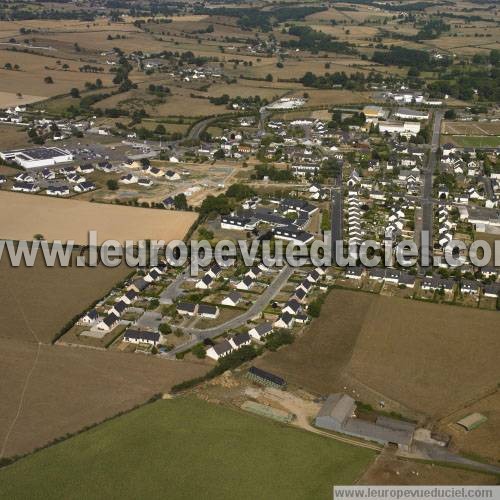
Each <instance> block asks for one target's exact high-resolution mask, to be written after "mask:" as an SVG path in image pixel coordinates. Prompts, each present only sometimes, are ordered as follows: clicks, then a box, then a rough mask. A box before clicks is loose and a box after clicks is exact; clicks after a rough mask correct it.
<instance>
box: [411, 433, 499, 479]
mask: <svg viewBox="0 0 500 500" xmlns="http://www.w3.org/2000/svg"><path fill="white" fill-rule="evenodd" d="M414 447H415V453H414V454H412V455H413V457H412V458H417V459H418V458H420V459H421V458H426V459H428V460H434V461H436V462H447V463H450V464H457V465H463V466H466V467H470V468H473V469H477V470H482V471H485V472H493V473H494V474H500V467H498V466H496V465H489V464H485V463H482V462H476V461H475V460H470V459H468V458H465V457H462V456H460V455H455V454H454V453H451V452H450V451H448V450H447V449H446V448H442V447H440V446H433V445H431V444H427V443H423V442H420V441H417V442H415V444H414Z"/></svg>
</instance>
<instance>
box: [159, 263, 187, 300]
mask: <svg viewBox="0 0 500 500" xmlns="http://www.w3.org/2000/svg"><path fill="white" fill-rule="evenodd" d="M188 277H189V271H188V270H187V269H186V270H184V271H183V272H182V273H179V274H178V275H177V277H176V278H175V280H174V281H172V283H170V285H168V286H167V288H165V290H163V292H162V293H161V294H160V303H161V304H172V303H173V302H174V300H175V299H177V298H178V297H180V296H181V295H182V293H183V291H182V289H181V285H182V284H183V283H184V282H185V280H186V278H188Z"/></svg>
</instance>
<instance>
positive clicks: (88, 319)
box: [78, 309, 99, 325]
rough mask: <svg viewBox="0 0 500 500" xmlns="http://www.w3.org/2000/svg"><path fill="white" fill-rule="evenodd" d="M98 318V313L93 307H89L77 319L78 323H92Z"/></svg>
mask: <svg viewBox="0 0 500 500" xmlns="http://www.w3.org/2000/svg"><path fill="white" fill-rule="evenodd" d="M98 319H99V315H98V314H97V311H96V310H95V309H90V311H87V312H86V313H85V314H84V315H83V316H82V317H81V318H80V319H79V320H78V324H79V325H93V324H94V323H96V322H97V320H98Z"/></svg>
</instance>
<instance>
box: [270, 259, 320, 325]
mask: <svg viewBox="0 0 500 500" xmlns="http://www.w3.org/2000/svg"><path fill="white" fill-rule="evenodd" d="M324 274H325V271H324V269H322V268H321V267H317V268H316V269H314V270H312V271H310V272H309V273H308V274H307V276H306V277H305V278H304V279H303V280H302V281H301V282H300V283H299V284H298V285H297V286H296V288H295V290H294V292H293V293H292V295H291V297H290V299H289V300H288V301H287V302H286V304H285V305H284V306H283V307H282V309H281V314H280V315H279V316H278V319H277V320H276V321H275V322H274V324H273V326H274V327H275V328H286V329H290V328H292V327H293V325H294V324H295V323H300V324H305V323H307V322H308V320H309V317H308V315H307V313H306V312H305V311H304V303H305V301H306V299H307V295H308V294H309V293H310V292H311V291H312V289H313V287H314V286H315V285H316V284H317V283H318V282H319V281H320V279H321V277H322V276H324Z"/></svg>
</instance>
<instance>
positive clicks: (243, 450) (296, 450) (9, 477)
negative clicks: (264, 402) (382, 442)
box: [0, 399, 374, 500]
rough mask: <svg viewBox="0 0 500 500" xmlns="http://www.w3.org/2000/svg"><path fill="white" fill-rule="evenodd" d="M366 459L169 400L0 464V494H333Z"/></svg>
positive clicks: (286, 430)
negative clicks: (7, 464)
mask: <svg viewBox="0 0 500 500" xmlns="http://www.w3.org/2000/svg"><path fill="white" fill-rule="evenodd" d="M131 450H132V453H133V455H134V458H133V459H131ZM373 457H374V452H372V451H370V450H366V449H361V448H355V447H352V446H350V445H346V444H344V443H340V442H338V441H335V440H333V439H328V438H324V437H320V436H316V435H313V434H310V433H307V432H304V431H301V430H297V429H294V428H291V427H287V426H284V425H282V424H278V423H275V422H271V421H268V420H266V419H264V418H261V417H257V416H254V415H250V414H246V413H242V412H239V411H235V410H232V409H228V408H224V407H221V406H217V405H212V404H209V403H205V402H202V401H199V400H196V399H176V400H171V401H158V402H156V403H153V404H151V405H147V406H144V407H142V408H140V409H138V410H136V411H133V412H131V413H129V414H127V415H125V416H122V417H120V418H118V419H115V420H113V421H111V422H107V423H105V424H103V425H101V426H99V427H97V428H95V429H92V430H91V431H88V432H86V433H84V434H81V435H79V436H77V437H75V438H73V439H71V440H69V441H66V442H64V443H62V444H59V445H56V446H54V447H52V448H49V449H47V450H43V451H41V452H39V453H37V454H35V455H33V456H30V457H27V458H26V459H23V460H22V461H20V462H18V463H16V464H14V465H13V466H11V467H8V468H7V469H4V470H2V471H0V495H1V496H3V497H6V498H10V499H12V500H14V499H16V498H26V496H27V495H28V496H29V492H33V491H35V489H36V491H37V492H38V494H39V495H41V496H43V497H45V498H48V497H50V498H53V499H57V498H61V499H62V498H64V499H66V500H68V499H72V498H81V494H82V491H85V497H86V498H89V499H90V498H102V496H103V495H104V496H106V498H110V499H112V498H139V497H140V498H157V497H159V496H161V497H164V498H176V499H181V498H186V499H187V498H201V497H203V498H219V499H233V498H235V497H237V498H239V499H247V498H248V499H255V498H273V499H304V500H305V499H307V500H308V499H311V498H318V499H319V498H328V497H329V496H331V488H332V485H333V484H352V483H353V482H355V481H356V480H357V479H358V478H359V476H360V475H361V474H362V473H363V471H364V470H365V469H366V468H367V466H368V465H369V464H370V463H371V461H372V459H373ZM69 471H71V472H69ZM221 474H222V475H223V479H221V480H214V479H215V478H217V477H220V476H221ZM42 477H43V480H42ZM144 478H148V479H147V480H144ZM263 478H272V480H271V479H270V480H262V479H263Z"/></svg>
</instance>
